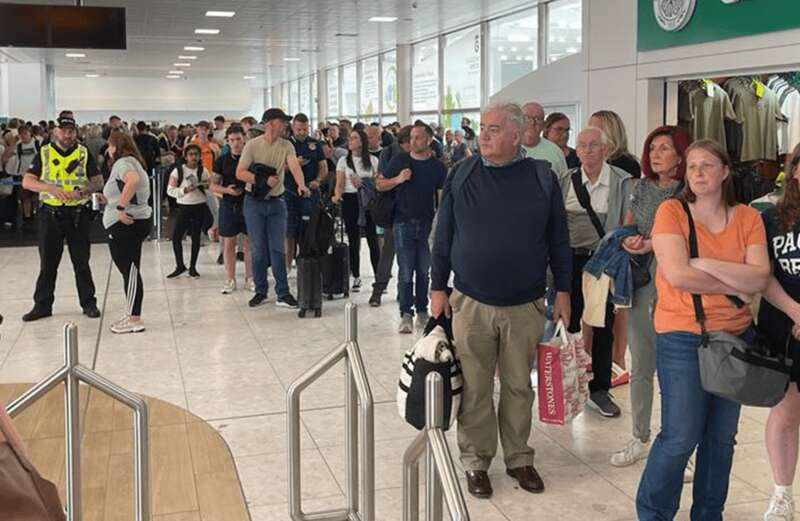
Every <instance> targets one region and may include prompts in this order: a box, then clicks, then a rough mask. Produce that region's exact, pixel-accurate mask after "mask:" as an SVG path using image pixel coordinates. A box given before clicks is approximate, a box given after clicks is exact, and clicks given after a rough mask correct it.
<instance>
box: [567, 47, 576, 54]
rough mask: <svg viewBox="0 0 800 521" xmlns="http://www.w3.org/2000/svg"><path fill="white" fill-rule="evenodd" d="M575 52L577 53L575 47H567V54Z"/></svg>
mask: <svg viewBox="0 0 800 521" xmlns="http://www.w3.org/2000/svg"><path fill="white" fill-rule="evenodd" d="M576 52H578V49H577V47H567V53H569V54H575V53H576Z"/></svg>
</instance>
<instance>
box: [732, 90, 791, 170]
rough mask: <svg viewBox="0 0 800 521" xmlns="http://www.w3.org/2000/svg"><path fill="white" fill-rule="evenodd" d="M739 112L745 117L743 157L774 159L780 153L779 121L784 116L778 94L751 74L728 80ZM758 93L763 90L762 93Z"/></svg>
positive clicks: (746, 159) (754, 159)
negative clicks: (750, 75)
mask: <svg viewBox="0 0 800 521" xmlns="http://www.w3.org/2000/svg"><path fill="white" fill-rule="evenodd" d="M725 90H727V91H728V94H729V95H730V97H731V103H732V104H733V108H734V110H735V111H736V115H737V117H738V118H739V120H740V121H742V133H743V143H742V157H741V160H742V161H759V160H764V159H766V160H769V161H774V160H775V159H777V156H778V121H780V120H782V119H783V115H782V113H781V110H780V106H779V100H778V96H777V95H776V94H775V92H773V91H772V90H771V89H770V88H769V87H767V86H766V85H764V84H763V83H755V84H754V83H753V81H752V80H750V79H748V78H732V79H730V80H728V81H726V82H725ZM758 94H761V95H760V96H759V95H758Z"/></svg>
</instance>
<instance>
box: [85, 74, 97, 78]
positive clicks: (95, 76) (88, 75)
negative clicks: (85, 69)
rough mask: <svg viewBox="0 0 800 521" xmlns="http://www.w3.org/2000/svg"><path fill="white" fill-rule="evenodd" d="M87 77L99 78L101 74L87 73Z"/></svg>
mask: <svg viewBox="0 0 800 521" xmlns="http://www.w3.org/2000/svg"><path fill="white" fill-rule="evenodd" d="M86 77H87V78H99V77H100V75H99V74H94V73H91V74H87V75H86Z"/></svg>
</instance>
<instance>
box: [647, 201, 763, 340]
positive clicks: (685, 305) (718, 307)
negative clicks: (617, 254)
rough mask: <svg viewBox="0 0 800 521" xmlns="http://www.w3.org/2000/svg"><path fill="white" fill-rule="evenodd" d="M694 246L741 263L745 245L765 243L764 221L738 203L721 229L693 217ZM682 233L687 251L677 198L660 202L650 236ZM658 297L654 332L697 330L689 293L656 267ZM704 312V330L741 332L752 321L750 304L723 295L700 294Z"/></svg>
mask: <svg viewBox="0 0 800 521" xmlns="http://www.w3.org/2000/svg"><path fill="white" fill-rule="evenodd" d="M695 229H696V230H697V248H698V252H699V255H700V257H709V258H712V259H717V260H721V261H727V262H739V263H744V262H745V257H746V255H747V247H748V246H754V245H758V244H763V245H765V246H766V244H767V236H766V232H765V231H764V223H763V221H762V220H761V215H760V214H759V213H758V211H756V210H754V209H753V208H750V207H748V206H744V205H741V204H740V205H737V206H736V207H735V208H734V210H733V218H732V219H731V221H730V222H729V223H728V226H727V227H726V228H725V230H723V231H722V232H720V233H711V232H710V231H708V230H707V229H706V228H705V227H704V226H703V225H702V224H700V223H698V222H697V221H695ZM662 233H663V234H670V235H681V236H682V237H683V238H684V239H685V240H686V251H687V253H688V251H689V221H688V219H687V216H686V212H685V211H684V210H683V207H682V206H681V203H680V201H677V200H675V199H671V200H668V201H665V202H664V203H662V204H661V206H660V207H659V208H658V211H657V212H656V220H655V224H654V225H653V231H652V233H651V236H655V235H658V234H662ZM656 292H657V294H658V299H657V301H656V310H655V317H654V323H655V329H656V332H657V333H668V332H671V331H688V332H691V333H696V334H698V335H699V334H700V324H698V323H697V320H696V319H695V316H694V305H693V304H692V294H691V293H688V292H686V291H683V290H679V289H675V288H673V287H672V286H670V285H669V283H668V282H667V279H665V278H664V275H663V274H662V273H661V268H660V267H659V268H658V270H657V272H656ZM702 299H703V309H704V310H705V313H706V331H725V332H727V333H731V334H734V335H738V334H740V333H742V332H743V331H744V330H745V329H747V327H748V326H749V325H750V323H751V322H752V321H753V316H752V315H751V313H750V306H744V307H742V308H737V307H736V306H735V305H734V304H733V302H731V301H730V299H728V297H726V296H725V295H702Z"/></svg>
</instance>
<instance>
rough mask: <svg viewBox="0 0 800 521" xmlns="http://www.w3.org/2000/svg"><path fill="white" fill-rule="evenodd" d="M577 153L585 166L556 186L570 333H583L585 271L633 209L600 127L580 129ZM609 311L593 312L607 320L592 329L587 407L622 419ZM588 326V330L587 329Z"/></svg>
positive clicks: (629, 185)
mask: <svg viewBox="0 0 800 521" xmlns="http://www.w3.org/2000/svg"><path fill="white" fill-rule="evenodd" d="M575 150H576V151H577V153H578V157H579V158H580V160H581V167H579V168H574V169H572V170H570V171H569V172H567V173H565V174H563V175H560V176H559V178H558V182H559V184H560V185H561V192H562V194H563V196H564V207H565V208H566V210H567V222H568V224H569V244H570V247H571V248H572V291H571V293H570V294H571V298H572V321H571V322H570V325H569V331H570V332H573V333H576V332H579V331H580V330H581V325H582V320H581V315H582V314H583V310H584V301H583V267H584V266H585V265H586V263H587V262H588V261H589V259H590V258H591V257H592V255H594V252H595V250H597V247H598V245H599V244H600V239H602V238H603V236H604V235H605V233H606V232H607V231H610V230H613V229H614V228H616V227H617V226H620V225H622V224H624V220H625V215H627V213H628V210H629V207H630V199H631V191H632V189H633V178H632V177H631V175H630V174H629V173H627V172H626V171H624V170H622V169H620V168H617V167H615V166H611V165H609V164H608V163H607V162H606V161H605V157H606V153H607V151H608V139H607V136H606V135H605V133H604V132H603V131H602V130H601V129H599V128H597V127H588V128H585V129H584V130H582V131H581V132H580V133H579V134H578V137H577V139H576V147H575ZM606 300H607V302H606V309H605V310H603V309H594V310H591V309H590V310H589V311H594V313H592V314H593V315H596V316H598V317H603V318H602V322H604V325H603V327H592V369H593V371H594V379H593V380H592V381H591V382H590V383H589V392H590V398H589V402H588V405H589V407H590V408H592V409H595V410H596V411H598V412H599V413H600V414H601V415H602V416H605V417H607V418H614V417H617V416H619V415H620V409H619V406H618V405H617V404H616V403H614V400H613V397H612V396H611V394H610V393H609V392H608V391H609V389H610V388H611V357H612V352H613V345H614V307H613V305H612V304H611V299H606ZM587 327H589V326H587Z"/></svg>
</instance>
